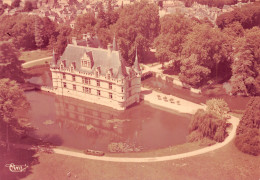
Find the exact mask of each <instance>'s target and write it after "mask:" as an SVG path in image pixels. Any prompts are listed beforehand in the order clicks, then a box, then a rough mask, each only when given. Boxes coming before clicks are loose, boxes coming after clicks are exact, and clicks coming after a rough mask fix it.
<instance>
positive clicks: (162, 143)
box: [26, 91, 190, 151]
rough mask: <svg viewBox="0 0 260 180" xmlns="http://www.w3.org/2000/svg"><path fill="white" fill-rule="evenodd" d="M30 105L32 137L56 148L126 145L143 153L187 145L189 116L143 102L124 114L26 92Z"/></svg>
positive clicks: (83, 103)
mask: <svg viewBox="0 0 260 180" xmlns="http://www.w3.org/2000/svg"><path fill="white" fill-rule="evenodd" d="M26 97H27V99H28V101H29V102H30V104H31V110H30V112H29V116H30V120H31V123H32V125H34V126H35V127H37V128H38V130H37V131H35V134H33V136H36V137H39V138H42V139H43V140H45V141H47V142H51V143H53V144H54V145H56V146H60V145H62V146H66V147H72V148H76V149H86V148H89V149H95V150H103V151H107V147H108V145H109V144H110V143H112V142H125V143H127V144H130V145H135V146H137V147H140V146H141V147H142V148H143V151H145V150H151V149H158V148H164V147H168V146H172V145H177V144H182V143H185V141H186V136H187V134H188V124H189V120H190V115H187V114H174V113H171V112H166V111H162V110H159V109H156V108H153V107H151V106H150V105H149V104H146V103H145V102H141V103H140V104H137V105H134V106H132V107H130V108H128V109H127V110H125V111H117V110H114V109H112V108H109V107H105V106H101V105H97V104H92V103H88V102H84V101H80V100H76V99H73V98H68V97H62V96H57V95H53V94H50V93H45V92H41V91H31V92H26Z"/></svg>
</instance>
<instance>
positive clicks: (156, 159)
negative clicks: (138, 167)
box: [53, 116, 239, 163]
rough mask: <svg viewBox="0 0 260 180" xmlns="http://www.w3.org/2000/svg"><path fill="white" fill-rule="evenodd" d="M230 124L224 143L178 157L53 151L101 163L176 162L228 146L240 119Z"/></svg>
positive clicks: (230, 120)
mask: <svg viewBox="0 0 260 180" xmlns="http://www.w3.org/2000/svg"><path fill="white" fill-rule="evenodd" d="M229 122H230V123H231V124H232V127H233V128H232V130H231V132H230V133H229V136H228V137H227V138H226V139H225V141H223V142H222V143H217V144H215V145H212V146H209V147H206V148H202V149H199V150H195V151H191V152H187V153H182V154H176V155H169V156H160V157H145V158H128V157H109V156H91V155H86V154H83V153H79V152H73V151H68V150H62V149H58V148H54V149H53V151H54V153H56V154H61V155H66V156H72V157H78V158H84V159H91V160H99V161H108V162H129V163H130V162H134V163H145V162H162V161H170V160H175V159H183V158H188V157H192V156H197V155H201V154H204V153H208V152H211V151H214V150H217V149H219V148H221V147H223V146H225V145H227V144H228V143H229V142H230V141H231V140H232V139H233V138H234V137H235V135H236V129H237V125H238V123H239V119H238V118H236V117H233V116H231V119H229Z"/></svg>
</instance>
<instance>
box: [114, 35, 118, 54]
mask: <svg viewBox="0 0 260 180" xmlns="http://www.w3.org/2000/svg"><path fill="white" fill-rule="evenodd" d="M113 51H117V45H116V37H115V35H114V39H113Z"/></svg>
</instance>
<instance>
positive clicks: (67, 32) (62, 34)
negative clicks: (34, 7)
mask: <svg viewBox="0 0 260 180" xmlns="http://www.w3.org/2000/svg"><path fill="white" fill-rule="evenodd" d="M57 31H58V32H59V35H58V37H57V42H56V43H55V45H54V49H55V52H56V53H57V54H58V55H59V56H61V55H62V53H63V52H64V50H65V48H66V47H67V44H68V40H69V38H70V36H71V28H70V26H68V25H65V24H62V25H60V26H59V27H58V29H57Z"/></svg>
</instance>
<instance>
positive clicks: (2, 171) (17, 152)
mask: <svg viewBox="0 0 260 180" xmlns="http://www.w3.org/2000/svg"><path fill="white" fill-rule="evenodd" d="M0 153H1V159H0V178H1V179H3V180H13V179H14V180H16V179H21V178H24V177H26V176H28V175H29V174H31V173H32V166H34V165H36V164H39V160H38V155H37V152H36V151H35V150H28V149H22V148H19V149H16V148H11V149H10V151H9V152H7V151H6V148H4V147H0ZM12 163H13V164H14V165H23V166H24V165H26V166H28V167H27V168H26V169H25V170H24V171H23V172H12V171H11V170H10V169H9V167H8V165H10V164H12Z"/></svg>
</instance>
